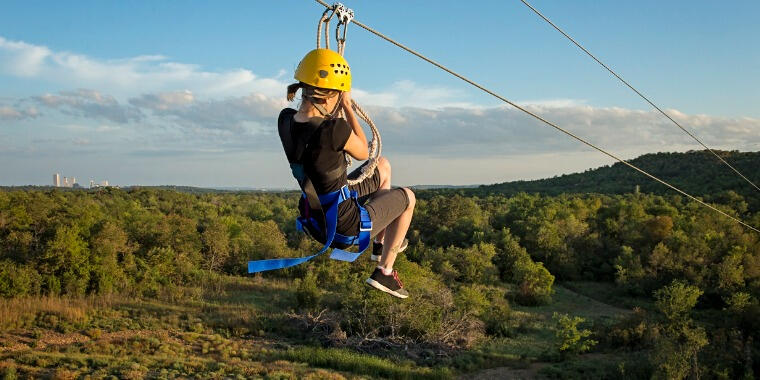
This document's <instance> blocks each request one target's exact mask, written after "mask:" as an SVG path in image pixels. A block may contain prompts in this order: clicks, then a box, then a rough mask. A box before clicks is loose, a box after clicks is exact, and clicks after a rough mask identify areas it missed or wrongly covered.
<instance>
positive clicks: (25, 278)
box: [0, 260, 42, 297]
mask: <svg viewBox="0 0 760 380" xmlns="http://www.w3.org/2000/svg"><path fill="white" fill-rule="evenodd" d="M41 281H42V279H41V277H40V275H39V273H37V271H36V270H34V269H32V268H30V267H28V266H19V265H16V264H15V263H14V262H12V261H10V260H3V261H0V297H18V296H26V295H37V294H39V292H40V286H41Z"/></svg>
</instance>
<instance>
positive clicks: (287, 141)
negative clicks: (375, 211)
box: [248, 110, 372, 273]
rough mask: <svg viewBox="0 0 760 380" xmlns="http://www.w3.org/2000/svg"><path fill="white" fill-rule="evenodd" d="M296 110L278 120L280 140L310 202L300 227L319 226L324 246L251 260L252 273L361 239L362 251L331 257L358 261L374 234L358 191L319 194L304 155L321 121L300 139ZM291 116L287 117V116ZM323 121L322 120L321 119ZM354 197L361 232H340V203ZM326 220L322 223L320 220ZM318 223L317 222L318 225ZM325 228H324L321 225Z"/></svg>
mask: <svg viewBox="0 0 760 380" xmlns="http://www.w3.org/2000/svg"><path fill="white" fill-rule="evenodd" d="M290 111H292V112H287V113H286V112H283V113H282V114H281V115H280V120H278V132H279V135H280V139H281V140H282V145H283V148H284V149H285V153H286V155H287V157H288V161H289V162H290V168H291V171H292V172H293V176H294V177H295V178H296V180H298V184H299V185H300V187H301V191H302V192H303V195H302V196H303V197H304V198H305V205H306V212H305V215H306V217H300V216H299V217H298V218H296V228H297V229H298V230H299V231H311V230H310V229H308V228H307V229H304V224H305V223H308V224H309V225H310V226H311V227H316V228H315V229H316V231H319V232H321V233H324V236H319V237H317V236H312V237H314V238H316V239H317V240H320V241H321V239H320V238H321V237H324V244H325V245H324V246H323V247H322V249H321V250H319V252H317V253H315V254H313V255H311V256H306V257H294V258H279V259H267V260H257V261H249V262H248V273H257V272H263V271H268V270H274V269H283V268H288V267H292V266H295V265H298V264H302V263H305V262H307V261H309V260H311V259H313V258H315V257H317V256H319V255H321V254H323V253H325V252H326V251H327V249H328V248H330V246H332V245H333V242H335V243H341V244H344V245H355V244H356V243H357V242H358V245H359V252H348V251H344V250H342V249H338V248H335V249H333V252H332V254H331V255H330V258H332V259H335V260H341V261H349V262H353V261H355V260H356V259H357V258H358V257H359V256H360V255H361V254H362V253H363V252H364V251H365V250H366V249H367V247H369V243H370V240H371V239H370V235H371V231H372V221H371V220H370V217H369V213H368V212H367V210H366V209H365V208H364V207H362V206H361V205H360V204H359V201H358V194H357V193H356V192H355V191H351V190H350V189H349V188H348V185H344V186H343V187H341V188H340V189H339V190H336V191H333V192H330V193H327V194H317V192H316V190H315V188H314V185H313V184H312V182H311V180H310V179H309V177H308V176H307V175H306V173H305V172H304V168H303V161H302V157H303V154H304V152H305V151H306V145H308V143H309V142H310V140H311V137H312V136H313V135H314V132H315V131H316V129H318V128H319V125H320V124H321V123H319V122H318V121H319V120H311V121H310V123H309V124H310V130H309V131H307V134H306V136H303V137H302V138H301V139H299V140H298V141H295V139H294V138H293V130H292V128H291V127H292V122H293V117H292V115H293V114H295V110H290ZM285 117H287V119H286V120H283V118H285ZM320 120H321V119H320ZM348 199H353V201H354V202H355V203H356V205H357V207H359V211H360V225H359V234H358V235H356V236H344V235H341V234H338V233H337V227H338V205H340V204H341V203H342V202H343V201H345V200H348ZM310 211H313V213H314V214H315V215H317V214H318V217H322V218H320V219H319V220H318V219H317V218H315V216H311V215H310V213H311V212H310ZM320 221H321V222H322V223H321V225H320V223H319V222H320ZM315 224H316V225H315ZM322 226H323V227H324V229H323V228H321V227H322Z"/></svg>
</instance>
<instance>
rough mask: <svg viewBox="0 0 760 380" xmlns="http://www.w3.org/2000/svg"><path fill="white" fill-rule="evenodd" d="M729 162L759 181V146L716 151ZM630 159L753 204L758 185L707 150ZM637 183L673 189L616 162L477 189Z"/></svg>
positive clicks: (586, 189)
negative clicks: (736, 194)
mask: <svg viewBox="0 0 760 380" xmlns="http://www.w3.org/2000/svg"><path fill="white" fill-rule="evenodd" d="M716 152H717V153H718V154H720V155H721V157H723V159H724V160H726V161H727V162H728V163H730V164H731V165H733V166H734V167H735V168H736V169H737V170H739V171H740V172H741V173H742V174H744V175H745V176H747V177H748V178H749V179H750V180H751V181H753V182H754V183H758V182H760V171H759V170H758V168H760V152H738V151H730V152H728V151H716ZM629 162H630V163H632V164H634V165H636V166H638V167H640V168H642V169H644V170H646V171H648V172H649V173H652V174H653V175H655V176H657V177H659V178H661V179H663V180H665V181H668V182H670V183H671V184H673V185H674V186H676V187H678V188H680V189H682V190H684V191H686V192H687V193H690V194H692V195H696V196H706V197H709V196H716V195H719V194H721V193H723V192H726V191H729V190H732V191H735V192H736V193H739V194H741V195H742V196H744V198H745V199H746V200H747V201H748V202H750V200H751V199H752V198H755V199H754V202H752V203H755V205H756V206H757V202H758V200H757V190H756V189H754V188H753V187H752V186H751V185H750V184H748V183H747V182H746V181H744V180H743V179H741V178H740V177H739V176H738V175H736V173H734V172H733V171H732V170H731V169H730V168H728V167H727V166H726V165H725V164H723V163H722V162H720V161H719V160H718V159H717V158H715V156H713V155H712V154H711V153H710V152H708V151H689V152H686V153H652V154H645V155H643V156H640V157H638V158H635V159H633V160H631V161H629ZM636 186H639V190H640V191H641V192H643V193H652V194H668V193H673V191H672V190H670V189H668V188H667V187H665V186H664V185H662V184H660V183H657V182H655V181H654V180H651V179H649V178H647V177H646V176H644V175H643V174H641V173H638V172H636V171H634V170H632V169H631V168H629V167H627V166H625V165H623V164H622V163H619V162H618V163H616V164H614V165H612V166H602V167H599V168H596V169H589V170H587V171H585V172H583V173H574V174H565V175H561V176H557V177H553V178H546V179H540V180H533V181H514V182H504V183H498V184H494V185H484V186H480V187H479V188H478V189H476V190H473V192H475V193H483V192H485V193H502V194H507V195H510V194H516V193H519V192H526V193H541V194H545V195H558V194H562V193H575V194H578V193H600V194H625V193H631V192H634V191H635V189H636Z"/></svg>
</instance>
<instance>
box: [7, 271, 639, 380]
mask: <svg viewBox="0 0 760 380" xmlns="http://www.w3.org/2000/svg"><path fill="white" fill-rule="evenodd" d="M506 290H508V288H507V289H506ZM294 291H295V289H294V287H293V286H292V283H291V281H290V280H283V279H277V278H264V277H228V276H219V277H218V278H215V279H214V285H213V286H209V287H206V288H203V289H188V290H186V291H184V292H185V293H187V294H198V295H200V296H199V297H189V298H187V299H184V300H176V299H166V298H164V299H163V300H162V299H160V298H159V299H130V298H126V297H122V296H108V297H89V298H82V299H67V298H26V299H10V300H7V299H6V300H0V317H1V318H2V319H0V375H5V374H10V373H12V374H10V375H7V376H6V377H9V378H38V377H47V378H60V379H67V378H81V377H87V376H89V377H90V378H127V379H128V378H144V377H149V378H177V377H185V378H232V379H234V378H241V379H243V378H272V379H296V378H313V379H351V378H398V379H444V378H452V377H454V376H455V375H458V374H462V373H471V372H477V371H479V370H482V369H485V368H494V367H497V368H501V367H505V368H512V369H525V368H529V367H531V366H532V365H533V363H543V362H553V361H556V360H557V359H556V356H553V354H552V353H553V342H554V333H553V325H552V320H551V314H552V313H553V312H555V311H556V312H560V313H567V314H570V315H578V316H581V317H583V318H586V319H587V320H588V321H590V322H594V321H599V320H603V319H605V318H607V319H609V318H616V317H617V316H619V315H621V314H625V313H627V311H626V310H624V309H620V308H617V307H613V306H610V305H606V304H604V303H601V302H599V301H595V300H592V299H590V298H588V297H586V296H583V295H580V294H578V293H576V292H574V291H571V290H569V289H567V288H565V287H562V286H556V293H555V295H554V297H553V298H554V301H553V303H552V304H550V305H546V306H539V307H523V306H518V305H513V307H512V309H513V310H512V313H511V316H510V321H509V325H510V333H509V334H508V336H507V337H503V338H491V339H487V340H485V341H483V342H482V343H481V344H480V345H478V346H476V347H475V348H473V349H470V350H465V351H456V352H452V353H450V355H448V356H443V357H434V358H433V359H431V358H430V356H428V357H426V358H425V359H414V360H412V359H410V357H409V356H407V354H406V352H405V351H404V350H403V349H400V350H396V351H392V350H391V351H387V350H386V351H383V352H377V353H363V352H358V351H355V350H351V349H346V348H330V347H322V346H321V345H320V344H319V343H316V342H315V341H313V340H311V338H309V336H308V334H306V333H305V332H304V331H302V330H301V329H302V327H299V326H296V325H294V324H293V323H292V322H291V321H289V320H288V318H287V317H286V314H287V313H288V312H290V311H291V310H292V308H293V307H294V305H295V294H294ZM434 356H435V355H434ZM589 360H590V359H589ZM589 360H586V359H584V358H583V357H579V358H576V359H574V360H573V361H572V363H569V364H568V363H561V364H562V365H564V366H565V367H561V366H559V365H560V364H557V365H556V366H555V365H554V364H552V365H551V366H549V367H548V369H545V375H546V376H550V377H551V376H554V375H555V374H556V373H557V371H560V372H561V371H568V373H580V374H583V373H591V372H588V371H592V370H593V368H596V367H599V368H602V367H604V368H607V370H604V371H603V373H610V372H609V371H612V370H611V369H610V368H611V367H610V366H609V365H606V366H602V365H601V363H597V364H594V362H588V361H589ZM568 366H569V367H568ZM589 366H590V367H589ZM587 367H589V368H587ZM608 367H610V368H608ZM10 368H12V369H10ZM590 368H591V369H590ZM608 370H609V371H608ZM600 371H601V370H600Z"/></svg>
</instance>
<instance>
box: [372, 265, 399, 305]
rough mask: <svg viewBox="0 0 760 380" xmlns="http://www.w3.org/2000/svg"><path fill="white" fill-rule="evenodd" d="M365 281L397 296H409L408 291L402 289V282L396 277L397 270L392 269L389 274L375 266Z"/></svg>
mask: <svg viewBox="0 0 760 380" xmlns="http://www.w3.org/2000/svg"><path fill="white" fill-rule="evenodd" d="M367 283H368V284H369V285H370V286H372V287H373V288H375V289H378V290H382V291H384V292H386V293H388V294H390V295H393V296H396V297H398V298H406V297H409V292H407V291H406V289H404V284H402V283H401V279H399V278H398V272H396V270H395V269H394V270H393V272H391V274H389V275H385V274H384V273H383V271H382V269H380V268H375V271H374V272H372V275H371V276H369V278H368V279H367Z"/></svg>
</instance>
